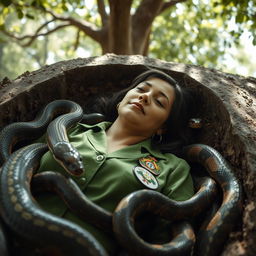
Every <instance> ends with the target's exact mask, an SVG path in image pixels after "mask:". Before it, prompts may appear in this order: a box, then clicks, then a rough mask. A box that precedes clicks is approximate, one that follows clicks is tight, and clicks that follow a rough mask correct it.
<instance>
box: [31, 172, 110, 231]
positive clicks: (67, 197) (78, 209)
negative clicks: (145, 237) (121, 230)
mask: <svg viewBox="0 0 256 256" xmlns="http://www.w3.org/2000/svg"><path fill="white" fill-rule="evenodd" d="M32 191H33V193H37V192H42V191H51V192H54V193H56V194H58V196H59V197H60V198H61V199H62V200H63V201H64V202H65V203H66V205H67V206H68V208H69V209H70V210H71V211H73V212H74V213H75V214H77V215H78V216H79V217H80V218H81V219H82V220H84V221H86V222H89V223H90V224H92V225H94V226H96V227H97V228H99V229H100V230H102V231H104V232H107V233H109V232H111V231H112V213H110V212H108V211H106V210H104V209H103V208H101V207H99V206H98V205H96V204H94V203H93V202H91V201H90V200H89V199H87V197H86V196H85V194H84V193H83V192H82V191H81V190H80V188H79V187H78V186H77V184H76V183H75V182H74V181H73V180H72V179H71V178H67V177H64V176H63V175H62V174H60V173H56V172H51V171H47V172H42V173H37V174H35V175H34V176H33V179H32Z"/></svg>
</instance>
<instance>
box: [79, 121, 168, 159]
mask: <svg viewBox="0 0 256 256" xmlns="http://www.w3.org/2000/svg"><path fill="white" fill-rule="evenodd" d="M111 124H112V123H111V122H101V123H98V124H94V125H87V124H81V125H82V126H84V127H85V128H87V129H92V130H93V132H101V131H105V130H107V128H109V127H110V126H111ZM147 155H151V156H153V157H155V158H157V159H165V160H166V159H167V158H166V156H165V155H164V154H163V153H162V152H161V151H160V150H158V149H156V148H153V147H152V144H151V139H147V140H144V141H141V142H139V143H137V144H134V145H131V146H128V147H125V148H123V149H121V150H118V151H115V152H113V153H110V154H108V157H116V158H135V157H136V156H137V157H141V156H147Z"/></svg>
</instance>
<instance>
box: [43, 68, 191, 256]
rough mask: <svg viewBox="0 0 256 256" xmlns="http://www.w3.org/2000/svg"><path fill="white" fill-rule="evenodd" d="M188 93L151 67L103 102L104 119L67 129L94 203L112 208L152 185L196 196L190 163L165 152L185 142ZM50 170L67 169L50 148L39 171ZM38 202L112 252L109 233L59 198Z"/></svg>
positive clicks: (82, 183)
mask: <svg viewBox="0 0 256 256" xmlns="http://www.w3.org/2000/svg"><path fill="white" fill-rule="evenodd" d="M185 97H186V93H185V92H184V89H182V88H181V87H180V86H179V85H178V83H177V82H176V81H175V80H174V79H173V78H171V77H170V76H168V75H167V74H165V73H163V72H161V71H158V70H148V71H146V72H144V73H142V74H141V75H139V76H138V77H137V78H136V79H135V80H134V82H133V83H132V85H131V86H130V87H129V88H127V89H125V90H123V91H121V92H120V93H118V94H116V95H114V97H112V98H111V99H110V100H108V101H107V102H105V103H106V104H105V105H104V106H103V109H104V114H105V116H106V120H107V121H106V122H102V123H99V124H96V125H85V124H78V125H77V126H76V127H75V128H73V129H72V130H71V131H70V132H69V140H70V142H71V143H72V144H73V145H74V146H75V147H76V148H77V149H78V151H79V152H80V154H81V156H82V159H83V162H84V166H85V172H84V174H83V175H81V176H80V177H74V178H73V179H74V180H75V181H76V182H77V184H78V185H79V187H80V189H81V190H82V191H83V192H84V194H85V195H86V196H87V197H88V198H89V199H90V200H91V201H92V202H94V203H96V204H97V205H99V206H101V207H103V208H104V209H106V210H108V211H111V212H113V211H114V209H115V207H116V206H117V204H118V202H119V201H120V200H121V199H122V198H123V197H124V196H126V195H128V194H129V193H131V192H134V191H136V190H139V189H145V188H148V189H154V190H156V191H159V192H161V193H163V194H165V195H166V196H168V197H169V198H172V199H175V200H186V199H188V198H190V197H191V196H192V195H193V183H192V179H191V176H190V173H189V166H188V164H187V163H186V162H185V161H184V160H183V159H181V158H178V157H177V156H175V155H174V154H171V153H163V152H166V151H167V150H168V149H169V151H170V150H171V151H172V152H178V149H179V148H180V147H181V145H182V143H183V142H184V133H185V130H186V129H187V128H186V127H187V118H188V117H187V113H188V111H187V110H186V105H185V104H186V100H185ZM47 170H54V171H59V172H60V173H63V174H64V173H65V170H64V169H62V167H61V166H60V165H59V164H58V163H57V162H56V161H55V160H54V159H53V157H52V155H51V153H50V152H48V153H46V154H45V155H44V156H43V158H42V160H41V165H40V169H39V172H42V171H47ZM65 174H66V173H65ZM39 202H40V204H41V205H42V206H43V208H45V209H46V210H47V211H50V212H51V213H53V214H56V215H58V216H62V217H63V218H66V219H68V220H71V221H74V222H75V223H77V224H79V225H81V226H82V227H84V228H85V229H87V230H88V231H89V232H90V233H92V234H93V235H94V236H95V237H96V238H97V239H98V240H99V241H100V242H101V243H102V245H103V246H104V247H105V248H106V249H107V251H109V252H110V254H111V255H114V251H115V249H116V248H115V247H116V243H115V241H114V239H113V238H112V237H111V236H109V234H104V232H102V231H99V230H98V229H97V228H95V227H93V226H91V225H89V224H88V223H85V222H84V221H82V220H81V219H79V218H78V217H77V216H75V215H74V214H73V213H72V212H71V211H70V210H68V209H67V207H66V206H65V205H64V203H63V202H61V201H60V200H59V199H58V198H55V197H48V196H45V197H44V198H43V197H40V198H39Z"/></svg>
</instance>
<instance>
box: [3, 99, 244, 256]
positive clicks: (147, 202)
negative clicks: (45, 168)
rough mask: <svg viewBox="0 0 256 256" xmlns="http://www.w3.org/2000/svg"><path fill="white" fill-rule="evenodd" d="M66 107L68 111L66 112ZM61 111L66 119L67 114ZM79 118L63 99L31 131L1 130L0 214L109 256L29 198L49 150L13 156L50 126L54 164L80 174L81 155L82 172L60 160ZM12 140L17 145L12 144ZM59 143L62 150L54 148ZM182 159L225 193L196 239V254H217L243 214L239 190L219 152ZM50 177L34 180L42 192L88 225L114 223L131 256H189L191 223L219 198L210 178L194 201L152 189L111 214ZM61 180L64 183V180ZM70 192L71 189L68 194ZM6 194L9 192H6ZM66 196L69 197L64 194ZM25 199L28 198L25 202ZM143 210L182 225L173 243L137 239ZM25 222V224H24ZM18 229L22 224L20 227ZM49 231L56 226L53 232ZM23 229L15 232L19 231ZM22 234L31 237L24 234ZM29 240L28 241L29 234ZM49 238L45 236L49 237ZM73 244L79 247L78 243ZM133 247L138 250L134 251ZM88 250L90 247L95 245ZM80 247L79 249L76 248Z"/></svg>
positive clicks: (197, 149)
mask: <svg viewBox="0 0 256 256" xmlns="http://www.w3.org/2000/svg"><path fill="white" fill-rule="evenodd" d="M62 104H63V105H68V106H69V107H68V109H66V110H65V111H64V110H63V109H64V107H63V105H62ZM57 105H58V107H57ZM71 106H72V107H71ZM55 111H56V112H58V115H59V113H60V112H61V116H59V117H57V118H56V119H55V120H52V119H53V118H54V117H55V114H54V115H53V114H52V112H55ZM59 111H60V112H59ZM63 112H64V113H65V114H63ZM66 112H68V113H66ZM69 112H71V113H69ZM49 116H51V117H49ZM81 116H82V111H81V108H80V107H79V105H76V104H74V103H73V102H69V101H66V100H63V102H62V103H61V104H60V102H56V101H55V102H53V103H50V104H48V105H47V107H46V108H45V109H44V110H43V113H42V114H41V115H40V116H39V118H37V119H36V120H34V121H32V122H29V125H28V126H26V125H27V124H26V122H20V123H19V122H18V123H16V124H14V125H9V126H7V127H6V128H4V129H3V130H2V132H1V133H0V139H1V140H2V141H3V142H4V143H3V145H4V146H2V147H0V155H1V158H2V162H3V163H4V164H3V167H2V170H5V171H2V172H1V181H0V182H1V190H2V191H1V194H0V201H1V206H0V207H1V213H2V212H3V214H2V215H3V219H4V220H5V221H6V222H7V223H9V225H10V226H11V227H14V226H15V225H16V222H15V221H17V223H23V224H22V225H21V226H22V227H23V225H24V226H26V227H28V226H30V225H31V233H33V232H34V233H33V234H35V233H37V232H38V231H35V230H39V229H40V228H42V230H41V231H42V234H48V233H54V232H55V231H54V229H56V230H68V231H67V232H66V233H67V234H68V233H72V234H73V235H72V238H75V239H72V241H76V238H77V237H82V238H79V239H82V240H83V241H84V242H83V244H84V245H85V244H86V245H85V247H86V248H87V246H88V244H93V245H94V246H92V248H94V249H95V251H94V252H92V253H96V251H97V253H99V252H98V251H100V253H102V255H105V252H104V249H102V248H101V247H100V245H98V244H97V241H95V240H93V238H88V236H87V234H84V233H83V231H81V230H79V231H77V227H71V228H70V226H69V224H66V222H65V220H59V219H58V218H57V217H53V216H51V215H50V214H48V213H46V212H43V211H42V210H41V209H40V208H39V207H38V205H37V204H36V203H35V201H34V198H33V197H32V196H31V194H30V190H29V183H30V180H31V176H32V174H31V169H32V168H31V167H30V165H31V163H33V164H34V162H36V163H37V164H38V163H39V160H38V158H40V156H41V154H42V153H41V152H42V151H43V152H45V151H44V150H47V147H46V149H42V148H45V145H44V146H43V145H39V144H32V146H30V147H25V148H22V149H20V150H17V151H15V152H14V153H12V151H11V148H12V147H13V144H15V143H16V141H18V140H19V139H21V138H24V137H23V136H21V135H16V134H17V133H18V134H21V133H22V132H24V131H25V130H26V129H27V128H28V130H29V129H30V130H29V132H27V133H26V134H27V135H28V134H30V133H31V134H33V136H34V137H38V136H40V135H41V134H42V133H43V132H44V131H45V129H46V127H47V137H48V138H47V142H48V147H49V148H50V150H51V151H52V152H53V154H55V155H56V156H55V157H56V159H58V161H61V162H62V163H61V164H62V165H63V166H64V167H65V168H67V169H68V172H69V173H70V174H71V175H75V176H77V175H80V174H81V171H82V169H83V168H82V167H81V166H80V163H79V161H80V159H79V154H78V153H75V154H74V155H75V156H76V159H78V161H77V162H78V164H76V165H77V166H78V168H74V163H73V159H74V158H73V155H72V157H71V161H70V162H69V163H67V164H66V163H65V160H64V161H63V160H60V159H63V156H62V155H63V154H64V158H65V153H63V151H62V150H64V151H65V150H66V149H68V150H69V147H67V143H68V139H67V134H66V129H67V128H69V127H70V126H72V124H73V123H74V122H77V121H79V120H82V119H81ZM95 117H96V119H97V118H98V120H102V116H101V115H96V116H95ZM46 119H47V120H46ZM92 123H93V121H92ZM41 126H43V128H41ZM16 132H17V133H16ZM33 136H32V137H33ZM13 137H14V138H15V139H14V140H16V141H13V140H12V138H13ZM56 144H57V145H58V147H57V148H54V146H55V145H56ZM10 145H11V146H10ZM41 150H42V151H41ZM38 151H40V153H38V154H37V152H38ZM3 152H4V153H3ZM10 154H11V156H10ZM27 155H29V156H30V159H28V157H27ZM67 158H68V160H70V156H68V157H67ZM184 158H185V159H186V160H187V161H189V162H193V161H195V162H198V163H200V164H202V165H203V166H204V167H205V169H206V170H207V172H208V175H209V176H211V177H212V178H213V179H214V180H216V182H217V183H218V184H219V185H220V186H221V188H222V194H223V202H222V205H221V206H220V208H219V209H218V210H217V211H216V213H215V215H214V216H213V218H211V220H210V221H209V223H208V224H206V225H205V227H204V228H202V229H201V230H200V232H199V234H198V237H199V239H198V242H197V243H199V246H197V247H198V248H199V249H198V251H199V252H198V255H210V256H211V255H218V251H219V250H220V248H221V246H222V245H223V241H225V239H226V238H227V236H228V233H229V232H230V230H231V229H232V228H233V225H234V222H235V220H236V219H237V218H238V216H239V215H240V214H241V205H242V203H241V202H242V195H241V186H240V184H239V181H238V180H237V179H236V177H235V176H234V174H233V171H232V169H231V168H230V166H229V165H228V164H227V162H226V161H225V159H224V158H223V157H222V156H221V155H220V154H219V153H218V152H217V151H216V150H214V149H213V148H211V147H209V146H207V145H203V144H194V145H190V146H188V147H185V148H184ZM22 159H23V160H22ZM23 161H27V162H23ZM29 161H31V162H29ZM63 162H64V163H63ZM80 167H81V168H80ZM20 172H22V174H20ZM14 173H15V175H16V176H15V175H14ZM28 173H29V175H28ZM45 175H46V174H45ZM47 175H48V178H47V179H48V180H47V179H45V178H44V177H40V176H38V178H36V177H35V180H36V179H38V180H39V181H40V182H41V183H40V182H39V183H40V184H42V185H43V183H45V184H46V185H45V187H44V188H46V187H48V189H49V190H55V191H56V192H57V193H58V194H59V195H60V196H61V197H62V198H63V200H64V201H65V202H66V204H67V205H68V206H69V207H70V208H71V209H73V211H74V212H76V213H77V214H78V215H79V216H81V218H84V220H86V221H89V222H91V223H92V224H95V225H96V226H97V224H96V223H97V220H96V219H95V220H93V217H91V216H93V215H95V216H100V217H99V218H101V220H102V222H98V227H99V226H101V224H99V223H102V227H103V230H104V231H109V230H110V229H111V220H110V219H111V218H112V222H113V227H112V230H113V232H114V233H115V234H116V238H117V241H119V243H120V244H121V245H122V246H123V247H124V248H125V249H126V250H127V251H128V252H129V253H131V255H148V256H150V255H159V256H161V255H186V254H189V253H191V252H192V251H193V247H194V245H195V235H194V233H193V228H192V226H191V224H190V222H189V220H190V219H191V218H193V217H194V216H196V215H197V214H198V213H199V212H200V211H202V210H203V209H206V208H207V207H208V206H209V204H210V203H209V202H210V201H212V200H214V196H215V195H216V193H215V192H212V191H215V189H213V188H212V187H213V185H212V184H211V185H210V183H211V181H210V180H209V179H208V180H206V181H204V182H203V183H202V186H201V188H200V189H199V190H198V192H197V193H196V194H195V195H194V196H193V197H192V198H191V199H189V200H186V201H184V202H176V201H174V200H171V199H169V198H167V197H165V196H164V195H162V194H161V193H159V192H157V191H153V190H141V191H135V192H133V193H131V194H130V195H128V196H127V197H125V198H124V199H123V200H121V202H120V203H119V204H118V206H117V208H116V210H115V211H114V213H113V214H112V215H111V214H110V213H108V212H106V211H104V210H102V209H100V208H98V207H96V206H95V205H93V204H92V203H88V202H87V201H86V198H83V197H82V195H81V193H80V192H78V190H77V189H76V188H75V186H73V185H74V184H73V183H72V182H71V181H69V180H68V178H67V177H65V178H63V177H59V176H56V175H55V176H54V175H51V174H47ZM47 175H46V176H47ZM50 176H51V177H50ZM17 177H19V179H18V180H17V183H16V186H14V185H13V182H14V181H15V182H16V178H17ZM26 177H28V178H26ZM61 179H62V181H60V180H61ZM63 179H64V180H65V181H64V180H63ZM56 180H59V181H56ZM53 184H54V186H55V187H56V188H54V189H53V188H52V186H53ZM58 184H59V185H58ZM72 184H73V185H72ZM70 187H73V188H72V189H70ZM24 188H25V191H26V192H24V193H25V194H23V195H22V196H23V197H18V195H20V194H21V191H24ZM210 188H211V189H210ZM8 190H9V193H7V191H8ZM13 191H15V192H13ZM65 191H69V192H68V193H65ZM210 191H211V192H210ZM13 193H14V194H13ZM69 194H70V195H69ZM71 194H74V196H73V197H72V196H71ZM65 195H66V196H65ZM67 195H68V196H67ZM24 198H27V200H25V199H24ZM74 198H78V199H77V200H80V202H81V204H82V205H84V206H83V207H82V208H83V210H81V211H80V212H79V210H77V205H78V204H77V203H76V202H74ZM72 201H73V202H72ZM27 205H29V207H27ZM17 209H18V211H17ZM145 209H147V210H148V211H152V212H154V214H156V215H159V216H161V217H162V218H165V219H167V220H170V221H172V222H174V221H181V223H182V224H181V225H180V226H179V224H178V226H177V230H178V232H177V231H176V232H174V233H175V234H174V236H175V239H174V240H172V241H170V242H169V243H167V244H150V243H148V242H145V241H144V240H143V239H142V238H141V237H139V236H138V234H137V233H136V230H135V227H134V223H135V219H136V217H137V216H138V215H139V214H140V213H141V212H142V211H144V210H145ZM90 211H92V213H94V214H92V215H90V214H86V213H88V212H90ZM86 215H88V216H86ZM38 216H39V217H38ZM55 218H57V219H55ZM37 220H38V221H37ZM42 220H43V221H42ZM63 222H64V224H63ZM25 223H27V224H26V225H25ZM33 223H34V224H33ZM35 223H44V224H43V225H42V226H40V224H39V227H37V224H35ZM61 225H64V226H61ZM17 226H19V225H18V224H17ZM21 226H19V230H22V227H21ZM71 226H72V225H71ZM51 227H54V228H53V230H52V228H51ZM60 227H61V228H60ZM62 227H63V228H62ZM37 228H38V229H37ZM175 229H176V228H175ZM19 230H16V231H17V232H19ZM23 231H24V229H23ZM77 232H78V233H79V234H78V233H77ZM23 233H30V232H27V231H26V232H25V231H24V232H23ZM40 233H41V232H40ZM57 233H58V232H56V234H57ZM81 234H82V235H81ZM26 235H27V236H30V235H29V234H26ZM58 235H60V237H62V239H64V240H65V241H66V239H67V237H66V236H65V235H64V236H63V234H62V235H61V234H60V233H58ZM45 236H46V237H47V236H48V235H45ZM56 236H57V235H56ZM33 237H34V239H35V235H34V236H33V235H32V236H31V237H29V239H32V240H33ZM49 237H51V235H49ZM219 238H221V239H219ZM77 239H78V238H77ZM79 239H78V240H79ZM51 240H52V239H50V241H49V245H51V244H52V241H51ZM57 241H60V240H57ZM129 241H130V242H129ZM47 243H48V242H47ZM73 243H74V244H75V242H73ZM67 244H68V242H67ZM131 244H134V245H136V246H130V245H131ZM71 247H72V246H71ZM89 247H91V245H90V246H89ZM78 248H80V247H79V246H78ZM87 249H88V248H87ZM68 250H70V247H69V249H68V248H67V251H68ZM77 250H79V249H77ZM170 253H172V254H170ZM74 255H75V254H74ZM95 255H101V254H95Z"/></svg>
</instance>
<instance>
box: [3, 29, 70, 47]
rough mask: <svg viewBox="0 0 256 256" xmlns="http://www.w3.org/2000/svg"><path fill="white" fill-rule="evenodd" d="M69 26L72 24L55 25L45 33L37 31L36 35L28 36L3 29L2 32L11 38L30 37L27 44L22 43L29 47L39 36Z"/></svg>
mask: <svg viewBox="0 0 256 256" xmlns="http://www.w3.org/2000/svg"><path fill="white" fill-rule="evenodd" d="M67 26H70V24H63V25H60V26H57V27H55V28H54V29H52V30H48V31H47V32H45V33H35V34H34V35H26V36H21V37H19V36H15V35H13V34H11V33H9V32H7V31H2V32H3V33H4V34H5V35H7V36H9V37H11V38H14V39H15V40H17V41H23V40H25V39H30V40H29V41H28V42H27V43H25V44H20V45H21V46H22V47H27V46H29V45H31V44H32V43H33V42H34V41H35V39H36V38H38V37H39V36H47V35H49V34H51V33H53V32H55V31H57V30H59V29H61V28H64V27H67Z"/></svg>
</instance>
